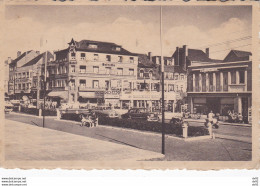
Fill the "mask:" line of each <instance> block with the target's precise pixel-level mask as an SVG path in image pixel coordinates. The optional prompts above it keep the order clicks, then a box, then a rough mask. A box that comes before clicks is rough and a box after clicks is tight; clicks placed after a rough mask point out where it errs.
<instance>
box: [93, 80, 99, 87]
mask: <svg viewBox="0 0 260 186" xmlns="http://www.w3.org/2000/svg"><path fill="white" fill-rule="evenodd" d="M93 88H99V81H98V80H93Z"/></svg>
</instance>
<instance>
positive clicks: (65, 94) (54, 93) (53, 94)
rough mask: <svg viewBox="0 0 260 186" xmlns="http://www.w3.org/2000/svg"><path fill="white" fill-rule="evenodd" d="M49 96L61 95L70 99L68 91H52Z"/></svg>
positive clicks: (60, 96)
mask: <svg viewBox="0 0 260 186" xmlns="http://www.w3.org/2000/svg"><path fill="white" fill-rule="evenodd" d="M48 97H59V98H62V99H68V92H67V91H51V92H50V93H49V94H48Z"/></svg>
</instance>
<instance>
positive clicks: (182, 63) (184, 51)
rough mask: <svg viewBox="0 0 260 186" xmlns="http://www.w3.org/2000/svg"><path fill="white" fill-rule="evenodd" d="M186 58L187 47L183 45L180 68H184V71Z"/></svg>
mask: <svg viewBox="0 0 260 186" xmlns="http://www.w3.org/2000/svg"><path fill="white" fill-rule="evenodd" d="M187 56H188V46H187V45H183V53H182V61H181V66H182V67H184V69H186V67H187V64H186V63H187V60H186V58H187Z"/></svg>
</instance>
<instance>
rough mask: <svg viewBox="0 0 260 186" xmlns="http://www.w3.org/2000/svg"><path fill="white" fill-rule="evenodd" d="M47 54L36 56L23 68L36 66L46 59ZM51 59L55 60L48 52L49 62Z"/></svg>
mask: <svg viewBox="0 0 260 186" xmlns="http://www.w3.org/2000/svg"><path fill="white" fill-rule="evenodd" d="M45 54H46V52H44V53H42V54H40V55H38V56H36V57H35V58H33V59H32V60H31V61H29V62H28V63H25V64H24V65H23V66H22V67H26V66H31V65H34V64H36V63H38V62H39V61H40V60H41V59H42V58H45ZM50 58H53V55H52V54H51V53H50V52H49V51H48V52H47V61H48V60H49V59H50Z"/></svg>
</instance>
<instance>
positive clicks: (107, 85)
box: [105, 81, 110, 90]
mask: <svg viewBox="0 0 260 186" xmlns="http://www.w3.org/2000/svg"><path fill="white" fill-rule="evenodd" d="M105 85H106V90H108V89H109V87H110V86H109V85H110V82H109V81H105Z"/></svg>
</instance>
